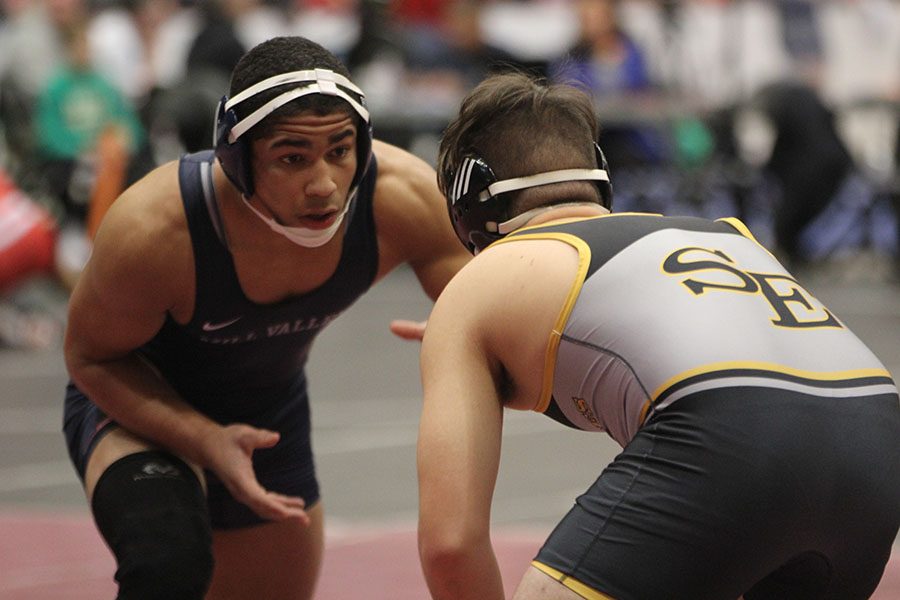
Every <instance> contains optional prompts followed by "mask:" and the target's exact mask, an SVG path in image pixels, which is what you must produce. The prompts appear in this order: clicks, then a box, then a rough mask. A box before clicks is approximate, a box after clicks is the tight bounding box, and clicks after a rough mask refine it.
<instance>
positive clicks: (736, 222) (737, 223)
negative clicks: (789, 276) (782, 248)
mask: <svg viewBox="0 0 900 600" xmlns="http://www.w3.org/2000/svg"><path fill="white" fill-rule="evenodd" d="M716 221H721V222H723V223H728V224H729V225H731V226H732V227H734V228H735V229H737V230H738V233H740V234H741V235H742V236H744V237H745V238H747V239H748V240H750V241H751V242H753V243H755V244H756V245H757V246H759V247H760V248H762V249H763V250H765V251H766V254H768V255H769V256H771V257H772V258H775V255H774V254H772V253H771V252H769V249H768V248H766V247H765V246H763V245H762V244H761V243H760V242H759V240H758V239H756V236H754V235H753V234H752V233H750V229H749V228H748V227H747V226H746V225H744V222H743V221H741V220H740V219H738V218H737V217H723V218H721V219H716ZM776 260H777V259H776Z"/></svg>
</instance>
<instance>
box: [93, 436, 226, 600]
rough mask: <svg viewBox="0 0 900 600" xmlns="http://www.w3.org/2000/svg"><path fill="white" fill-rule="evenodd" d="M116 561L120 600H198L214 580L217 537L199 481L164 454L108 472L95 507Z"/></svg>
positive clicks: (136, 457)
mask: <svg viewBox="0 0 900 600" xmlns="http://www.w3.org/2000/svg"><path fill="white" fill-rule="evenodd" d="M91 508H92V510H93V513H94V520H95V521H96V523H97V528H98V529H99V530H100V533H101V534H102V535H103V537H104V539H105V540H106V543H107V544H108V545H109V547H110V549H111V550H112V552H113V554H114V555H115V557H116V564H117V567H118V568H117V570H116V581H117V582H118V583H119V595H118V598H119V600H155V599H160V600H162V599H166V600H176V599H177V600H200V599H202V598H203V596H204V594H205V593H206V590H207V588H208V587H209V583H210V580H211V578H212V569H213V557H212V530H211V529H210V524H209V512H208V510H207V507H206V498H205V497H204V495H203V489H202V487H201V485H200V481H199V480H198V479H197V475H196V474H195V473H194V471H193V470H192V469H191V468H190V467H188V465H187V464H185V463H184V461H182V460H180V459H178V458H177V457H175V456H173V455H171V454H168V453H166V452H160V451H147V452H139V453H137V454H130V455H128V456H126V457H124V458H121V459H119V460H117V461H116V462H114V463H113V464H112V465H110V466H109V468H107V469H106V471H104V473H103V474H102V475H101V476H100V479H99V480H98V481H97V485H96V487H95V488H94V495H93V499H92V501H91Z"/></svg>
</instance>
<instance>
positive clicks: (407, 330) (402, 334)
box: [391, 319, 428, 342]
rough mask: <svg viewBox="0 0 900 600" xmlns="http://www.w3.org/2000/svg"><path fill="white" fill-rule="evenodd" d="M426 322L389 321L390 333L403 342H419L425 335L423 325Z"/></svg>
mask: <svg viewBox="0 0 900 600" xmlns="http://www.w3.org/2000/svg"><path fill="white" fill-rule="evenodd" d="M427 323H428V321H408V320H405V319H395V320H393V321H391V333H393V334H394V335H396V336H397V337H399V338H403V339H404V340H416V341H419V342H421V341H422V337H423V336H424V335H425V325H426V324H427Z"/></svg>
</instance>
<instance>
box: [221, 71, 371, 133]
mask: <svg viewBox="0 0 900 600" xmlns="http://www.w3.org/2000/svg"><path fill="white" fill-rule="evenodd" d="M289 83H308V85H304V86H301V87H296V88H293V89H291V90H288V91H287V92H285V93H283V94H281V95H279V96H276V97H275V98H273V99H272V100H269V101H268V102H266V103H265V104H263V105H262V106H261V107H259V108H257V109H256V110H255V111H253V112H252V113H250V114H249V115H247V116H246V117H244V118H243V119H241V120H240V121H238V122H237V123H235V125H234V127H232V128H231V131H230V132H229V134H228V142H229V143H231V144H233V143H234V142H235V141H236V140H237V139H238V138H239V137H241V135H243V134H244V133H246V132H247V130H248V129H250V128H251V127H253V126H254V125H256V124H257V123H259V122H260V121H262V120H263V119H264V118H266V117H267V116H268V115H270V114H271V113H272V112H274V111H275V110H276V109H278V108H280V107H282V106H284V105H285V104H287V103H288V102H290V101H291V100H296V99H297V98H300V97H302V96H307V95H309V94H324V95H326V96H338V97H339V98H342V99H344V100H346V101H347V102H348V103H349V104H350V106H352V107H353V110H355V111H356V112H357V113H359V116H361V117H362V118H363V120H364V121H365V122H366V123H368V122H369V111H368V110H366V108H365V107H364V106H363V105H362V104H360V103H359V102H358V101H357V100H356V99H354V98H353V97H351V96H350V95H349V94H348V93H347V92H345V91H344V90H342V89H341V88H339V87H338V85H341V86H342V87H345V88H347V89H349V90H351V91H353V92H355V93H357V94H359V95H360V97H364V96H365V95H364V94H363V93H362V90H360V89H359V88H358V87H356V86H355V85H354V84H353V82H351V81H350V80H349V79H347V78H346V77H344V76H343V75H341V74H339V73H335V72H334V71H330V70H328V69H310V70H307V71H292V72H290V73H282V74H280V75H275V76H273V77H269V78H268V79H264V80H262V81H260V82H258V83H255V84H253V85H251V86H250V87H248V88H247V89H245V90H243V91H242V92H240V93H239V94H236V95H235V96H234V98H230V99H229V100H228V101H227V102H226V103H225V110H231V109H233V108H234V107H235V106H237V105H238V104H240V103H241V102H243V101H244V100H247V99H248V98H251V97H253V96H255V95H256V94H259V93H260V92H264V91H266V90H269V89H272V88H273V87H277V86H280V85H286V84H289Z"/></svg>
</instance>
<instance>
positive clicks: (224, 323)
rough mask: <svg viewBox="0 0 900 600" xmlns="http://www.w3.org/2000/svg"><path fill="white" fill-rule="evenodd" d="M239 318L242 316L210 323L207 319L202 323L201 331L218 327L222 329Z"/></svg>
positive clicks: (214, 329) (213, 329)
mask: <svg viewBox="0 0 900 600" xmlns="http://www.w3.org/2000/svg"><path fill="white" fill-rule="evenodd" d="M241 318H242V317H237V318H234V319H231V320H230V321H222V322H221V323H210V322H209V321H207V322H206V323H204V324H203V331H216V330H218V329H224V328H226V327H228V326H229V325H234V324H235V323H237V322H238V321H240V320H241Z"/></svg>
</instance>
